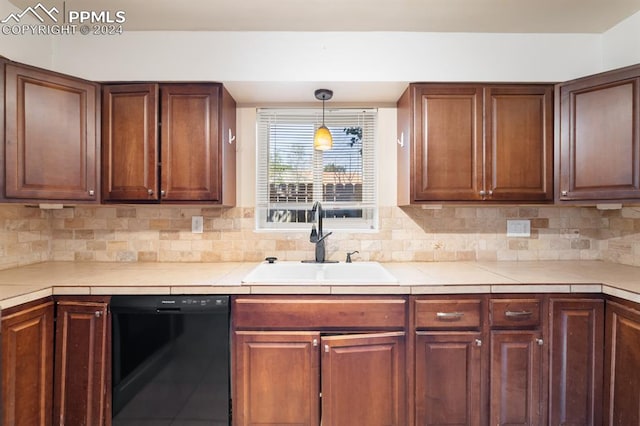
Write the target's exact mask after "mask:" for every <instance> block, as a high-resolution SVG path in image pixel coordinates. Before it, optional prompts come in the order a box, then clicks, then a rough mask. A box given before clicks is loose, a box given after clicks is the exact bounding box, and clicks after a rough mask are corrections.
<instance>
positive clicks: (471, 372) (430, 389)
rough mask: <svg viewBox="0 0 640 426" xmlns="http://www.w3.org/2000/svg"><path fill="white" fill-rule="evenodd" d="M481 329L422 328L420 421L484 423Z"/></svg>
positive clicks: (417, 409)
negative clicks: (432, 329)
mask: <svg viewBox="0 0 640 426" xmlns="http://www.w3.org/2000/svg"><path fill="white" fill-rule="evenodd" d="M483 352H484V349H483V347H482V334H481V333H479V332H465V331H460V332H445V333H442V332H418V333H417V336H416V360H415V363H416V366H415V368H416V374H415V380H416V392H415V405H416V407H415V417H416V420H415V424H416V425H473V426H476V425H481V424H483V423H482V422H481V419H482V416H483V411H484V410H483V409H482V401H483V395H482V387H481V384H482V382H483V380H482V362H483V356H484V354H483Z"/></svg>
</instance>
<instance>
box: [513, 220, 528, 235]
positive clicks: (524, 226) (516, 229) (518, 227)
mask: <svg viewBox="0 0 640 426" xmlns="http://www.w3.org/2000/svg"><path fill="white" fill-rule="evenodd" d="M530 236H531V221H530V220H528V219H527V220H507V237H530Z"/></svg>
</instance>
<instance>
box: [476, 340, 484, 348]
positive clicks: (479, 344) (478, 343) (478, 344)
mask: <svg viewBox="0 0 640 426" xmlns="http://www.w3.org/2000/svg"><path fill="white" fill-rule="evenodd" d="M475 344H476V346H478V347H480V346H482V340H480V339H476V341H475Z"/></svg>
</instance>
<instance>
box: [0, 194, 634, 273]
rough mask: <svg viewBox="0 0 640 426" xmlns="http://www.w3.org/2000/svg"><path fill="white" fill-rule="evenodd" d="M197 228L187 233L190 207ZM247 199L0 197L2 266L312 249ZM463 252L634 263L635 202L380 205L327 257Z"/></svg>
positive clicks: (463, 256) (237, 257)
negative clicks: (270, 222)
mask: <svg viewBox="0 0 640 426" xmlns="http://www.w3.org/2000/svg"><path fill="white" fill-rule="evenodd" d="M195 215H201V216H203V217H204V233H202V234H192V233H191V216H195ZM507 219H530V220H531V237H529V238H511V237H509V238H507V236H506V220H507ZM254 220H255V219H254V209H253V208H231V209H227V208H219V207H197V206H194V207H176V206H76V207H70V208H64V209H61V210H40V209H38V208H33V207H24V206H14V205H2V206H0V222H1V228H0V269H6V268H10V267H14V266H18V265H24V264H29V263H36V262H41V261H45V260H74V261H103V262H116V261H118V262H218V261H260V260H262V259H264V258H265V257H266V256H277V257H278V258H280V259H283V260H302V259H310V258H312V257H313V244H311V243H310V242H309V240H308V238H309V232H308V231H304V232H276V231H274V232H255V231H254ZM354 250H358V251H359V252H360V253H359V254H357V255H355V256H354V259H356V260H377V261H381V262H389V261H403V262H411V261H463V260H556V259H602V260H606V261H611V262H616V263H623V264H628V265H635V266H640V207H625V208H623V209H622V210H610V211H600V210H597V209H595V208H592V207H555V206H539V207H519V206H505V207H501V206H481V207H454V206H449V207H442V208H420V207H410V208H398V207H381V208H380V230H379V231H378V232H369V233H346V232H340V231H334V234H333V235H331V237H329V239H328V240H327V251H328V257H329V258H330V259H334V260H344V258H345V253H346V252H347V251H354Z"/></svg>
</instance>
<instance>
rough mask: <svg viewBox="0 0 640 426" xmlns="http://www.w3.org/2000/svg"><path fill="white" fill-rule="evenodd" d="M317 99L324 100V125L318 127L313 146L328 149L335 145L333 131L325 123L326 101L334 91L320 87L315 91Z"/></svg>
mask: <svg viewBox="0 0 640 426" xmlns="http://www.w3.org/2000/svg"><path fill="white" fill-rule="evenodd" d="M315 96H316V99H318V100H320V101H322V126H320V127H318V129H317V130H316V134H315V135H314V136H313V147H314V148H315V149H317V150H318V151H326V150H328V149H331V147H332V146H333V137H331V132H330V131H329V129H328V128H327V126H325V125H324V101H326V100H329V99H331V97H332V96H333V92H332V91H331V90H329V89H318V90H316V91H315Z"/></svg>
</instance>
